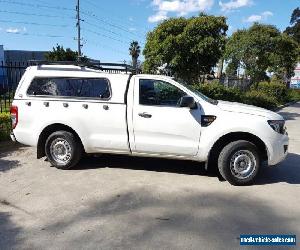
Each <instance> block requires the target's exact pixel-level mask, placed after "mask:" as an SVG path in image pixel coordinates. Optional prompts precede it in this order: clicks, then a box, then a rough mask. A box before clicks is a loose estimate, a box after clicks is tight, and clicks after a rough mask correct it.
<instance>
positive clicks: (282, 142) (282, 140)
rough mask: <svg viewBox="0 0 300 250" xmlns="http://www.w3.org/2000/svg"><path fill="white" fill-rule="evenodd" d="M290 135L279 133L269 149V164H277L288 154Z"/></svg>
mask: <svg viewBox="0 0 300 250" xmlns="http://www.w3.org/2000/svg"><path fill="white" fill-rule="evenodd" d="M288 146H289V137H288V135H287V134H285V135H279V136H277V137H276V138H275V140H273V142H272V145H271V146H270V147H269V149H268V165H271V166H273V165H276V164H278V163H280V162H281V161H283V160H284V159H285V158H286V156H287V155H288Z"/></svg>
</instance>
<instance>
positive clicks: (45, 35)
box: [6, 31, 66, 38]
mask: <svg viewBox="0 0 300 250" xmlns="http://www.w3.org/2000/svg"><path fill="white" fill-rule="evenodd" d="M6 33H7V34H12V35H22V36H43V37H51V38H62V37H66V36H60V35H50V34H39V33H21V32H7V31H6Z"/></svg>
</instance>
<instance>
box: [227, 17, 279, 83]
mask: <svg viewBox="0 0 300 250" xmlns="http://www.w3.org/2000/svg"><path fill="white" fill-rule="evenodd" d="M279 36H280V31H279V30H278V29H277V28H276V27H275V26H272V25H265V24H258V23H255V24H253V25H252V26H251V27H250V28H249V29H243V30H238V31H236V32H235V33H233V34H232V36H231V37H230V38H229V40H228V43H227V45H226V51H225V59H226V60H227V61H229V62H235V64H236V62H239V64H240V65H241V66H242V68H244V69H245V74H246V75H249V76H250V77H251V80H252V81H253V82H259V81H261V80H265V79H266V78H267V75H266V71H267V69H268V67H269V66H270V65H272V63H271V58H270V55H271V54H272V53H274V51H275V47H276V45H275V44H276V39H278V37H279Z"/></svg>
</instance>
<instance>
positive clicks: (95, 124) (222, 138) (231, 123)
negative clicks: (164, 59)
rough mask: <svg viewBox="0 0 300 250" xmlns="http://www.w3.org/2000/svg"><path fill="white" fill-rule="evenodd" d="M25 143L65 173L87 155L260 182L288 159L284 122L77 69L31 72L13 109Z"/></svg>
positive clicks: (176, 89) (159, 83) (173, 89)
mask: <svg viewBox="0 0 300 250" xmlns="http://www.w3.org/2000/svg"><path fill="white" fill-rule="evenodd" d="M11 117H12V122H13V132H12V134H11V137H12V139H13V140H15V141H18V142H20V143H23V144H26V145H30V146H34V147H37V157H38V158H42V157H44V156H47V158H48V160H49V162H50V163H51V164H52V165H53V166H55V167H57V168H60V169H69V168H71V167H73V166H75V165H76V164H77V163H78V162H79V160H80V158H81V156H82V154H83V153H84V152H85V153H87V154H91V153H93V154H95V153H110V154H127V155H133V156H146V157H161V158H173V159H182V160H193V161H198V162H205V163H206V165H205V166H206V168H216V169H217V170H219V172H220V174H221V175H222V176H223V177H224V178H225V179H226V180H227V181H229V182H230V183H231V184H233V185H246V184H250V183H251V182H253V180H254V179H255V177H256V176H257V173H258V170H259V169H260V167H261V163H262V162H263V161H267V163H268V165H275V164H277V163H279V162H280V161H282V160H283V159H284V158H285V156H286V155H287V150H288V136H287V133H286V129H285V122H284V119H283V118H282V117H281V116H280V115H278V114H276V113H274V112H271V111H268V110H265V109H262V108H257V107H254V106H249V105H244V104H240V103H231V102H225V101H216V100H212V99H210V98H208V97H206V96H204V95H203V94H201V93H199V92H197V91H195V90H193V89H192V88H190V87H189V86H188V85H184V84H181V83H179V82H177V81H175V80H174V79H172V78H170V77H167V76H161V75H143V74H137V75H132V74H125V73H117V74H112V73H106V72H103V71H101V70H95V69H91V68H88V67H80V66H75V65H74V66H72V65H40V66H31V67H28V68H27V70H26V71H25V73H24V75H23V77H22V79H21V81H20V83H19V85H18V88H17V90H16V93H15V98H14V101H13V105H12V107H11Z"/></svg>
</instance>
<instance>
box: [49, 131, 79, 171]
mask: <svg viewBox="0 0 300 250" xmlns="http://www.w3.org/2000/svg"><path fill="white" fill-rule="evenodd" d="M82 151H83V149H82V145H81V142H80V141H79V140H78V139H77V138H76V137H75V136H74V135H73V134H72V133H71V132H67V131H56V132H54V133H52V134H51V135H50V136H49V137H48V139H47V140H46V143H45V153H46V156H47V158H48V160H49V162H50V163H51V164H52V166H54V167H56V168H59V169H70V168H72V167H74V166H75V165H76V164H77V163H78V162H79V160H80V158H81V156H82Z"/></svg>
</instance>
